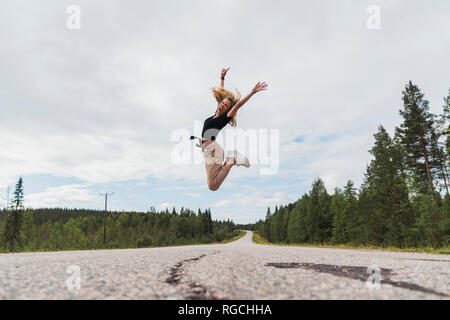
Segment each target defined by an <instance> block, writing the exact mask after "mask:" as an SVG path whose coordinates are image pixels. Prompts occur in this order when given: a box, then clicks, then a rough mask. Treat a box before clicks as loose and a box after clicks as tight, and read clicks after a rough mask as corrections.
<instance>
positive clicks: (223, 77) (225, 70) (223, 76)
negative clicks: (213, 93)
mask: <svg viewBox="0 0 450 320" xmlns="http://www.w3.org/2000/svg"><path fill="white" fill-rule="evenodd" d="M228 70H230V68H228V69H222V72H221V74H220V87H221V88H222V89H223V85H224V81H225V76H226V75H227V72H228Z"/></svg>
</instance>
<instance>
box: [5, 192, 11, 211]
mask: <svg viewBox="0 0 450 320" xmlns="http://www.w3.org/2000/svg"><path fill="white" fill-rule="evenodd" d="M10 191H11V189H10V188H9V186H8V188H7V189H6V210H9V194H10Z"/></svg>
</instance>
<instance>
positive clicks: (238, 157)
mask: <svg viewBox="0 0 450 320" xmlns="http://www.w3.org/2000/svg"><path fill="white" fill-rule="evenodd" d="M233 156H234V162H235V164H236V165H237V166H238V167H239V166H244V167H246V168H250V162H249V161H248V159H247V158H246V157H245V156H244V155H242V154H240V153H239V152H237V151H233Z"/></svg>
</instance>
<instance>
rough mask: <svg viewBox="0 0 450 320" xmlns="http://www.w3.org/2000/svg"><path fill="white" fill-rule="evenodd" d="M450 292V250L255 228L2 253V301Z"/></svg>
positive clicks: (440, 295)
mask: <svg viewBox="0 0 450 320" xmlns="http://www.w3.org/2000/svg"><path fill="white" fill-rule="evenodd" d="M369 278H370V279H371V281H368V280H367V279H369ZM378 280H379V281H378ZM449 298H450V255H432V254H422V253H405V252H387V251H373V250H347V249H324V248H309V247H281V246H267V245H258V244H255V243H253V242H252V241H251V232H248V233H247V234H246V236H244V237H243V238H241V239H239V240H238V241H235V242H232V243H228V244H221V245H199V246H181V247H168V248H149V249H127V250H92V251H64V252H46V253H13V254H0V299H449Z"/></svg>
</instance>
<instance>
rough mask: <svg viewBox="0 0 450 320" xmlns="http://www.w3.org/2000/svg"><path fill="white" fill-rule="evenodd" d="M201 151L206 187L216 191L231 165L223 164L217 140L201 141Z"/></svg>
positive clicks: (221, 150)
mask: <svg viewBox="0 0 450 320" xmlns="http://www.w3.org/2000/svg"><path fill="white" fill-rule="evenodd" d="M202 151H203V157H204V158H205V165H206V176H207V180H208V188H209V189H210V190H211V191H216V190H217V189H219V187H220V185H221V184H222V182H223V181H224V180H225V178H226V177H227V175H228V172H230V169H231V167H225V166H224V163H223V161H224V152H223V149H222V147H221V146H220V145H219V144H218V143H217V142H215V141H207V142H205V143H203V144H202Z"/></svg>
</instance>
